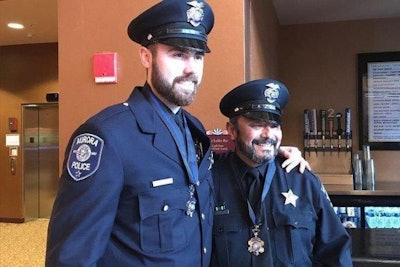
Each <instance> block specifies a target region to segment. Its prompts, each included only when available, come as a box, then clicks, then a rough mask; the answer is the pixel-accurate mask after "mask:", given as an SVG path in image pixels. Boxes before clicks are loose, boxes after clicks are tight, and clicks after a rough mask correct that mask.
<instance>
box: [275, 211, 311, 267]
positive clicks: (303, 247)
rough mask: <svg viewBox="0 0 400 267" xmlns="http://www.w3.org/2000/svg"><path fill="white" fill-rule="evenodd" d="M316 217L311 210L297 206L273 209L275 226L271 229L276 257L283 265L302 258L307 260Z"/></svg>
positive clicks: (300, 260)
mask: <svg viewBox="0 0 400 267" xmlns="http://www.w3.org/2000/svg"><path fill="white" fill-rule="evenodd" d="M316 218H317V217H316V215H315V214H314V213H313V212H310V211H302V210H300V209H297V208H294V209H287V210H274V211H273V219H274V223H275V226H274V227H273V228H272V229H271V230H272V233H273V234H274V239H275V242H274V244H275V246H276V247H275V251H276V254H277V258H278V259H279V261H281V262H282V263H283V264H284V265H285V266H288V265H290V264H294V263H295V262H296V263H297V262H302V261H303V260H304V261H306V262H307V261H309V257H310V255H312V242H313V239H314V236H315V222H316ZM276 241H279V242H276Z"/></svg>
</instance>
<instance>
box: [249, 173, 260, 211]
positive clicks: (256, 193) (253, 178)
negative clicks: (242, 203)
mask: <svg viewBox="0 0 400 267" xmlns="http://www.w3.org/2000/svg"><path fill="white" fill-rule="evenodd" d="M247 176H248V177H249V179H250V187H249V196H248V199H249V201H250V204H251V206H252V207H253V210H254V212H255V213H258V212H259V205H260V199H261V191H262V187H263V184H262V180H261V179H260V176H261V173H260V171H259V170H258V169H257V168H251V169H249V170H248V171H247Z"/></svg>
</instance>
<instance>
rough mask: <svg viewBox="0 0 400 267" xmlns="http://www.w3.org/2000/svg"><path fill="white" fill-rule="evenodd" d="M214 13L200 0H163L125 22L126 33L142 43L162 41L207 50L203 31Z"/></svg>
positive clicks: (205, 31)
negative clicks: (127, 24)
mask: <svg viewBox="0 0 400 267" xmlns="http://www.w3.org/2000/svg"><path fill="white" fill-rule="evenodd" d="M213 26H214V14H213V11H212V9H211V7H210V6H209V5H208V4H207V3H206V2H205V1H203V0H193V1H192V0H187V1H182V0H164V1H161V2H159V3H158V4H156V5H154V6H152V7H150V8H149V9H147V10H146V11H144V12H143V13H142V14H140V15H139V16H138V17H136V18H135V19H133V20H132V21H131V23H130V24H129V26H128V35H129V38H131V39H132V40H133V41H134V42H136V43H139V44H141V45H143V46H148V45H150V44H153V43H162V44H166V45H170V46H175V47H180V48H184V49H189V50H193V51H197V52H203V53H209V52H210V49H209V48H208V46H207V34H209V33H210V31H211V29H212V28H213Z"/></svg>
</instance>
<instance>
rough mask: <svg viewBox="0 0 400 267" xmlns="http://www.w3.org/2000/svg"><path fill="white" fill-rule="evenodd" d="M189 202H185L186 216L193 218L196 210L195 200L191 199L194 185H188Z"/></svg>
mask: <svg viewBox="0 0 400 267" xmlns="http://www.w3.org/2000/svg"><path fill="white" fill-rule="evenodd" d="M189 194H190V196H189V200H188V201H187V202H186V215H187V216H189V217H193V214H194V212H195V210H196V199H195V198H194V197H193V195H194V185H192V184H191V185H189Z"/></svg>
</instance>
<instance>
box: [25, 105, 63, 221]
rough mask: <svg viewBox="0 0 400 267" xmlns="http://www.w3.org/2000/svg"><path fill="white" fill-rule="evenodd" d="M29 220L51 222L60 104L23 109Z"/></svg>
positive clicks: (26, 203)
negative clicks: (39, 219) (40, 219)
mask: <svg viewBox="0 0 400 267" xmlns="http://www.w3.org/2000/svg"><path fill="white" fill-rule="evenodd" d="M22 123H23V125H22V126H23V166H24V171H23V174H24V198H25V199H24V203H25V204H24V205H25V207H24V208H25V220H30V219H36V218H49V217H50V214H51V209H52V207H53V202H54V198H55V195H56V191H57V185H58V175H59V172H58V169H59V164H58V149H59V148H58V104H29V105H28V104H27V105H23V106H22Z"/></svg>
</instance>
